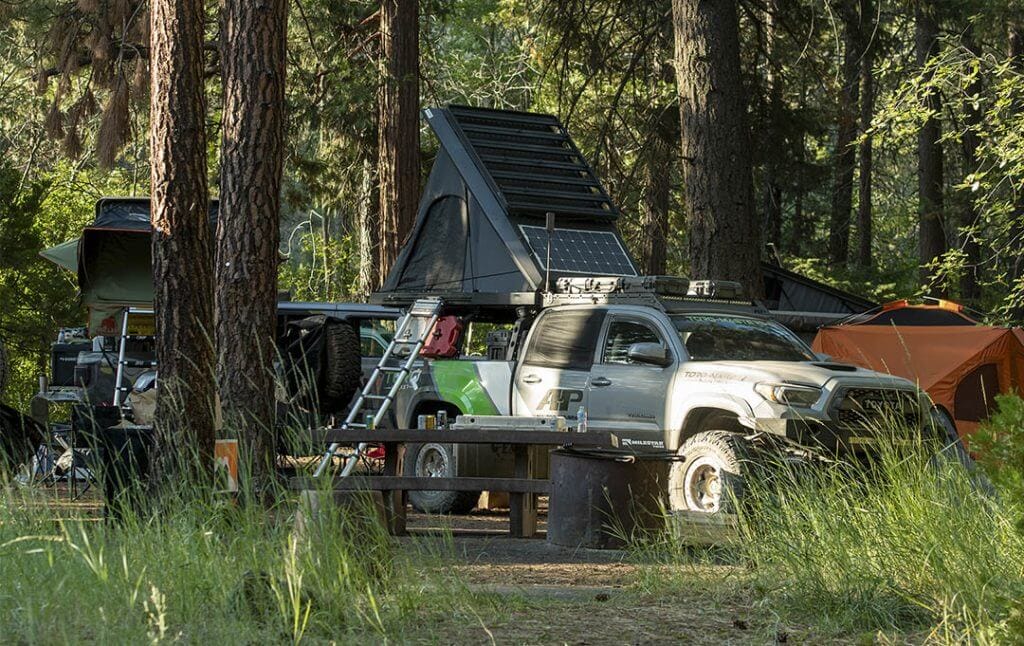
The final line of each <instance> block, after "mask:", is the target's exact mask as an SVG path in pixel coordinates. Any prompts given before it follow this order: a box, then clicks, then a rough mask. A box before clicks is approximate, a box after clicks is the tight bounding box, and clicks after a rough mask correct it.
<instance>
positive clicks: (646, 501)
mask: <svg viewBox="0 0 1024 646" xmlns="http://www.w3.org/2000/svg"><path fill="white" fill-rule="evenodd" d="M671 459H672V454H671V453H668V452H664V451H629V450H621V449H577V448H561V449H555V450H554V451H552V452H551V494H550V497H549V499H548V541H550V542H551V543H554V544H556V545H563V546H566V547H587V548H593V549H616V548H622V547H625V546H626V545H627V544H628V542H629V540H630V539H631V538H632V537H635V536H636V535H637V533H638V532H644V531H659V530H661V529H663V528H664V525H665V519H664V515H663V514H664V512H663V510H664V509H665V508H666V507H665V504H664V502H665V499H666V497H667V492H668V472H669V465H670V462H671Z"/></svg>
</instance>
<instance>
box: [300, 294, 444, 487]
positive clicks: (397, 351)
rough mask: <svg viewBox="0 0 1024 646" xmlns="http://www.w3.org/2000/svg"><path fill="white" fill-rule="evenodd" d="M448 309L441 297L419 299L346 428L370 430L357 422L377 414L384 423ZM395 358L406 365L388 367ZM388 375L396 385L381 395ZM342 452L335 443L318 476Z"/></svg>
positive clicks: (348, 467) (352, 462) (346, 469)
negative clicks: (338, 452)
mask: <svg viewBox="0 0 1024 646" xmlns="http://www.w3.org/2000/svg"><path fill="white" fill-rule="evenodd" d="M443 308H444V301H442V300H441V299H440V298H422V299H419V300H417V301H416V302H415V303H413V304H412V306H411V307H410V308H409V310H408V311H407V312H406V314H405V316H404V317H403V318H402V320H401V321H400V322H399V324H398V326H397V328H396V332H395V337H394V338H392V339H391V342H390V343H389V344H388V347H387V349H386V350H385V351H384V354H383V356H381V358H380V360H379V361H378V362H377V366H376V369H375V370H374V372H373V376H372V377H371V378H370V379H369V380H368V381H367V382H366V384H364V385H363V389H362V391H360V393H359V398H358V399H357V400H356V404H355V405H354V406H352V409H351V410H349V412H348V415H347V416H346V418H345V421H344V423H342V425H341V427H342V428H363V429H365V428H369V426H368V425H367V424H360V423H358V422H356V420H358V419H361V417H360V416H361V415H366V416H369V415H371V414H372V415H373V419H374V420H375V421H376V420H380V419H383V418H384V415H385V413H387V411H388V408H389V407H390V406H391V404H392V403H393V402H394V398H395V395H396V393H397V392H398V389H399V388H401V386H402V384H403V383H405V380H406V379H408V378H409V372H410V368H411V367H412V365H413V363H414V362H415V361H416V356H417V354H418V353H419V350H420V348H422V347H423V346H424V344H426V342H427V340H428V339H429V338H430V334H431V332H432V331H433V327H434V324H435V323H436V322H437V320H438V318H439V317H440V316H441V311H442V309H443ZM413 319H418V320H422V321H423V325H418V326H415V327H413V328H410V323H411V322H412V321H413ZM393 357H401V358H402V359H403V365H401V366H389V365H385V364H386V363H387V362H388V361H389V360H390V359H392V358H393ZM385 374H396V375H397V377H396V378H395V379H394V383H392V384H391V385H390V387H389V388H388V394H387V395H378V394H375V393H376V392H380V391H381V390H382V386H383V385H384V384H385V383H386V382H385V381H384V375H385ZM367 402H380V404H379V406H377V407H374V406H373V405H367ZM337 449H338V443H337V442H333V443H331V445H330V446H329V447H328V448H327V451H326V452H325V453H324V454H323V457H322V458H321V460H320V464H319V465H318V466H317V468H316V471H315V472H314V477H319V476H321V475H322V474H323V473H324V472H325V471H326V470H327V467H328V466H330V464H331V462H332V458H333V457H334V455H335V452H336V451H337ZM361 451H362V445H360V446H359V447H358V448H357V449H356V452H355V456H349V458H350V459H349V460H348V461H347V462H346V463H345V466H344V467H343V468H342V475H348V473H349V472H350V471H351V470H352V468H353V466H354V465H355V460H352V459H351V458H352V457H357V456H358V455H359V453H360V452H361Z"/></svg>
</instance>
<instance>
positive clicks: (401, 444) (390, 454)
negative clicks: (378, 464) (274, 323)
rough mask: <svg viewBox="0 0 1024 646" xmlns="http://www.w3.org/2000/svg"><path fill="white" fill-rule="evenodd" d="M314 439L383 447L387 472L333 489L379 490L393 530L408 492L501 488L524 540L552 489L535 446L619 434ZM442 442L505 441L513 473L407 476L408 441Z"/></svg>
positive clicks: (610, 442)
mask: <svg viewBox="0 0 1024 646" xmlns="http://www.w3.org/2000/svg"><path fill="white" fill-rule="evenodd" d="M313 440H314V441H315V442H321V443H324V444H330V443H332V442H337V443H338V444H341V445H348V446H356V445H358V444H360V443H367V444H381V445H383V446H384V456H385V457H384V475H382V476H376V475H349V476H346V477H336V478H334V481H333V482H332V488H333V490H334V491H380V492H382V494H383V495H384V507H385V514H386V518H387V524H388V529H389V531H390V532H391V533H392V534H396V535H401V534H405V532H406V511H405V510H406V505H407V501H408V498H407V492H409V491H499V492H507V493H508V494H509V507H510V509H509V531H510V532H511V534H512V536H515V537H518V538H525V537H530V536H533V535H534V534H535V533H536V531H537V496H538V495H540V494H547V493H549V491H550V487H551V482H550V480H548V479H540V478H534V477H533V464H532V456H531V452H530V447H531V446H584V447H610V446H614V445H616V444H617V440H616V438H615V436H614V435H613V434H611V433H605V432H586V433H573V432H566V431H517V430H509V429H494V430H491V429H377V430H366V429H321V430H317V431H314V432H313ZM424 442H441V443H451V444H506V445H511V446H512V448H513V465H514V466H513V477H511V478H508V477H501V478H492V477H453V478H434V477H415V476H406V475H403V474H402V463H403V462H404V460H403V459H402V458H403V456H404V454H405V445H406V444H419V443H424ZM322 484H323V483H322V482H320V481H319V479H318V478H311V477H300V478H293V479H292V480H291V483H290V486H291V488H292V489H298V490H310V489H317V488H319V487H320V486H321V485H322Z"/></svg>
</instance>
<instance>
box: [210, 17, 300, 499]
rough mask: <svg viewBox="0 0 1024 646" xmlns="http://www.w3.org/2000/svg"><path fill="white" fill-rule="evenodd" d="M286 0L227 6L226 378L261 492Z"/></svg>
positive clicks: (270, 463)
mask: <svg viewBox="0 0 1024 646" xmlns="http://www.w3.org/2000/svg"><path fill="white" fill-rule="evenodd" d="M287 24H288V3H287V0H226V2H225V3H224V13H223V26H222V32H221V37H222V39H223V40H222V57H221V58H222V66H223V77H224V118H223V126H222V127H223V134H222V139H221V167H220V217H219V221H218V226H217V262H216V280H217V283H216V297H217V299H216V304H217V319H216V322H217V377H218V385H219V392H220V403H221V410H222V414H223V420H224V424H225V428H226V429H228V430H229V432H233V433H234V434H237V436H238V437H239V439H240V446H239V448H240V455H241V457H242V458H243V465H245V466H247V467H249V468H251V473H250V477H251V478H252V481H251V484H252V487H253V489H252V491H253V493H255V494H256V495H261V492H263V491H265V485H266V483H267V482H268V481H269V480H271V479H272V478H273V474H274V457H275V450H274V409H275V406H274V372H273V362H274V353H275V351H274V328H275V325H276V321H277V264H278V244H279V237H280V229H279V223H280V216H281V170H282V166H283V163H284V150H285V146H284V92H285V45H286V38H287Z"/></svg>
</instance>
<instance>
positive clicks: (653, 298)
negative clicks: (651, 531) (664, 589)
mask: <svg viewBox="0 0 1024 646" xmlns="http://www.w3.org/2000/svg"><path fill="white" fill-rule="evenodd" d="M573 280H575V279H573ZM595 280H597V279H595ZM601 280H605V281H606V282H607V281H608V280H609V279H601ZM615 285H618V287H616V286H615ZM562 287H563V291H568V292H572V291H573V290H572V289H571V288H572V283H571V282H569V283H565V284H564V285H562ZM591 287H592V291H591V292H587V291H586V290H581V291H579V292H577V293H568V294H566V293H563V294H555V295H551V296H549V297H547V298H546V299H545V306H544V307H543V308H542V309H541V310H540V312H539V313H538V315H537V316H536V318H535V320H533V322H532V324H530V325H529V328H528V330H529V331H528V334H527V335H526V338H525V341H524V343H523V344H522V345H521V347H522V348H523V349H522V350H521V352H520V353H519V356H518V357H517V358H516V360H515V361H487V360H472V359H470V360H466V359H459V360H453V361H433V362H425V364H424V366H423V367H422V368H421V370H420V373H419V374H418V375H415V377H416V378H415V379H413V380H412V381H413V385H411V386H410V389H411V392H412V393H413V394H414V397H413V399H417V400H418V401H417V402H416V403H415V404H414V405H415V406H418V409H419V410H423V407H424V405H427V407H429V406H431V405H432V406H435V407H437V406H441V407H446V408H447V409H448V412H449V414H458V413H463V414H492V415H493V414H504V415H508V414H511V415H525V416H552V415H562V416H565V417H566V418H567V420H568V421H569V423H570V424H574V423H575V421H576V418H577V415H578V413H579V412H580V408H582V409H583V411H584V412H585V415H586V418H587V424H588V427H589V429H591V430H602V431H611V432H613V433H615V434H616V435H617V436H618V437H619V438H620V441H621V443H622V444H623V445H625V446H630V445H632V446H635V447H651V448H665V449H669V450H671V451H677V452H679V453H680V454H681V459H680V460H679V461H677V462H676V463H674V466H673V468H672V475H671V478H670V480H671V481H670V491H669V500H670V504H671V506H672V507H673V508H674V509H687V510H691V511H705V512H714V511H719V510H720V509H722V508H724V507H727V506H728V505H729V504H730V498H731V497H732V496H735V495H736V491H737V490H738V489H739V487H737V486H736V485H737V483H738V482H739V481H740V480H741V479H742V477H743V472H744V466H743V463H744V462H745V461H747V460H749V459H751V457H750V456H751V455H752V454H753V453H756V452H757V450H758V447H759V446H761V445H764V444H765V443H769V444H771V445H772V446H773V447H775V448H777V449H778V448H780V447H781V450H790V451H793V452H797V453H799V452H802V451H814V452H817V453H827V454H830V455H832V456H846V457H849V456H856V455H858V454H862V453H864V452H866V451H868V450H869V449H870V446H871V444H872V443H873V437H874V436H875V435H876V434H877V432H878V431H879V430H880V429H886V428H893V427H894V426H896V425H900V426H909V427H914V428H919V427H921V426H922V425H923V424H924V422H925V419H926V415H925V414H923V411H927V408H926V407H927V406H928V405H929V402H928V400H927V397H926V396H924V395H923V394H921V393H920V392H919V390H918V389H917V388H916V387H915V385H914V384H913V383H911V382H909V381H907V380H905V379H902V378H898V377H893V376H891V375H886V374H881V373H877V372H873V371H870V370H865V369H862V368H857V367H854V366H849V365H844V364H838V363H834V362H831V361H828V360H827V358H823V357H819V356H816V355H815V354H814V352H812V351H811V349H810V348H808V347H807V345H806V344H805V343H804V342H803V341H801V340H800V339H799V338H798V337H797V336H796V335H794V334H793V333H792V332H790V331H789V330H788V329H786V328H785V327H784V326H782V325H781V324H779V323H777V322H775V321H773V320H771V319H770V318H769V317H768V316H767V312H764V311H763V310H761V309H760V308H759V307H757V306H756V305H753V304H751V303H749V302H746V303H744V302H740V301H729V300H723V299H718V300H716V299H711V298H700V297H687V298H662V297H660V296H659V295H657V294H656V293H652V292H651V291H650V290H647V291H646V292H645V291H644V290H642V289H633V290H632V291H631V290H630V289H629V285H628V284H627V285H626V286H625V287H624V286H623V283H622V279H618V280H617V281H612V282H611V286H608V285H604V286H603V287H602V286H601V285H600V284H598V285H597V286H596V287H595V286H594V285H593V283H591ZM634 287H635V286H634ZM593 290H596V293H594V292H593ZM408 401H409V400H407V402H408ZM456 452H457V451H456ZM453 458H454V459H453V462H455V463H456V464H457V465H459V464H464V468H466V469H472V468H473V467H472V465H473V464H477V465H481V464H482V463H481V461H480V460H479V456H476V458H477V459H472V458H468V457H467V458H463V459H462V460H459V459H458V456H453ZM485 462H486V461H485ZM409 466H410V467H412V468H413V469H414V470H415V469H416V465H415V464H410V465H409ZM482 466H483V467H484V468H486V467H488V466H493V465H488V464H483V465H482ZM459 473H460V475H461V474H463V469H459ZM417 475H420V474H419V473H417ZM422 475H430V474H429V473H423V474H422ZM730 490H732V493H731V494H730V493H729V491H730Z"/></svg>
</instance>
